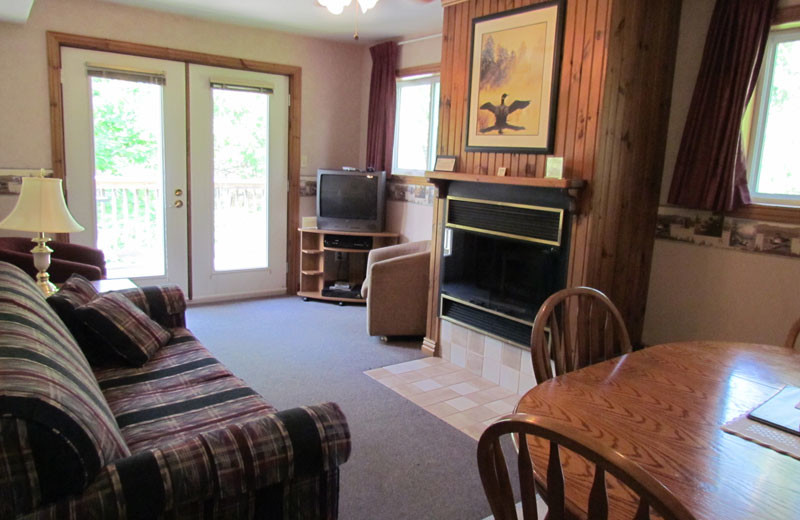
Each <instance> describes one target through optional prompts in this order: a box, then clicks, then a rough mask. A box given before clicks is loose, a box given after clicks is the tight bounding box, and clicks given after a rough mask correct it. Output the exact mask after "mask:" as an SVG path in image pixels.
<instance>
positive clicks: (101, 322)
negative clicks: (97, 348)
mask: <svg viewBox="0 0 800 520" xmlns="http://www.w3.org/2000/svg"><path fill="white" fill-rule="evenodd" d="M75 312H76V313H77V315H78V316H79V317H80V319H81V320H82V321H83V323H84V324H85V325H86V326H87V327H88V328H90V329H91V330H92V331H94V332H95V333H96V336H98V337H99V338H100V339H101V340H102V341H103V342H104V343H105V346H106V347H107V348H110V349H111V350H113V351H114V352H116V353H117V354H119V356H120V357H122V358H123V359H124V360H125V361H127V362H128V363H130V364H131V365H134V366H137V367H140V366H142V365H144V364H145V363H146V362H147V360H148V359H150V356H152V355H153V354H154V353H155V352H156V351H157V350H158V349H160V348H161V347H163V346H164V345H166V344H167V342H168V341H169V340H170V338H171V337H172V333H171V332H169V331H168V330H166V329H164V327H162V326H161V325H159V324H158V323H156V322H154V321H153V320H151V319H150V318H149V317H148V316H147V314H145V313H144V312H142V310H141V309H139V308H138V307H137V306H136V305H134V304H133V303H132V302H131V301H130V300H129V299H127V298H126V297H124V296H122V295H121V294H117V293H113V292H111V293H106V294H102V295H100V296H98V297H97V298H95V299H94V300H92V301H91V302H89V303H87V304H85V305H81V306H80V307H78V308H77V309H76V310H75Z"/></svg>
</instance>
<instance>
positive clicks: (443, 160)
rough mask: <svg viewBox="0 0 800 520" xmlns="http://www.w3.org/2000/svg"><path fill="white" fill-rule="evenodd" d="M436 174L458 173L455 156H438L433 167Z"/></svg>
mask: <svg viewBox="0 0 800 520" xmlns="http://www.w3.org/2000/svg"><path fill="white" fill-rule="evenodd" d="M433 171H435V172H454V171H456V156H455V155H437V156H436V163H435V164H434V165H433Z"/></svg>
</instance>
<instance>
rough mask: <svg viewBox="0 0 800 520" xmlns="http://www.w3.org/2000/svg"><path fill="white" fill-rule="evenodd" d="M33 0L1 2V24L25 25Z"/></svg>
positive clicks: (4, 0) (3, 0)
mask: <svg viewBox="0 0 800 520" xmlns="http://www.w3.org/2000/svg"><path fill="white" fill-rule="evenodd" d="M32 5H33V0H0V22H13V23H25V21H26V20H27V19H28V16H30V12H31V6H32Z"/></svg>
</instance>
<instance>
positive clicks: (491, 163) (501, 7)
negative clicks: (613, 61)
mask: <svg viewBox="0 0 800 520" xmlns="http://www.w3.org/2000/svg"><path fill="white" fill-rule="evenodd" d="M541 1H544V0H468V1H466V2H462V3H458V4H455V5H450V6H448V7H446V8H445V9H444V27H443V35H444V36H443V39H442V97H441V100H442V110H441V111H440V115H439V152H440V153H441V154H444V155H456V156H458V165H457V168H458V170H459V171H461V172H465V173H472V174H481V175H496V174H497V169H498V168H499V167H501V166H505V167H506V168H507V172H506V175H508V176H522V177H543V176H544V170H545V159H546V157H545V156H544V155H542V154H515V153H502V154H501V153H489V152H470V153H467V152H466V151H465V150H464V148H465V147H466V128H467V104H468V101H469V100H468V97H469V81H470V78H469V75H470V63H471V58H472V57H471V45H472V20H473V19H474V18H480V17H481V16H486V15H489V14H494V13H499V12H503V11H508V10H511V9H515V8H519V7H526V6H529V5H532V4H536V3H539V2H541ZM608 1H610V0H569V1H568V2H566V6H567V15H566V19H565V28H564V43H563V45H564V51H563V57H562V62H563V64H562V68H561V72H560V85H559V103H558V107H557V122H556V141H555V155H559V156H563V157H564V160H565V163H566V164H565V166H566V169H567V171H568V172H569V174H570V175H572V176H573V177H580V178H584V179H590V178H591V175H592V171H591V169H583V167H584V165H585V164H586V163H587V150H588V151H589V152H590V153H591V152H593V151H594V143H592V144H591V145H589V146H587V143H586V139H587V138H591V137H593V135H595V136H596V134H591V133H590V132H588V131H587V125H589V124H594V125H596V122H597V115H598V114H597V111H598V109H599V97H598V96H599V94H597V92H598V91H599V90H602V84H600V83H598V81H599V80H601V79H602V74H599V75H596V74H593V73H592V72H594V71H595V70H596V69H597V68H598V64H597V62H596V60H598V59H599V60H600V64H601V65H602V63H603V60H604V59H605V56H604V52H602V51H603V50H604V49H603V43H604V40H603V38H602V37H601V38H599V39H597V34H596V32H597V31H596V27H595V19H596V18H597V16H598V15H597V13H598V12H604V11H605V7H601V6H605V5H606V4H607V2H608ZM587 13H588V14H587ZM598 42H599V43H598ZM598 45H599V47H600V49H601V52H600V53H597V52H596V51H595V49H596V47H597V46H598ZM593 95H594V97H593ZM576 140H577V141H579V145H578V146H576V144H575V143H576ZM576 153H577V154H579V155H577V156H576V155H575V154H576ZM588 159H589V164H591V162H592V160H593V157H588ZM575 164H577V165H578V166H577V168H578V169H577V170H576V166H574V165H575Z"/></svg>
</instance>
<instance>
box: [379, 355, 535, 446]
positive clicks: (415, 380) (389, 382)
mask: <svg viewBox="0 0 800 520" xmlns="http://www.w3.org/2000/svg"><path fill="white" fill-rule="evenodd" d="M364 373H365V374H366V375H368V376H369V377H371V378H373V379H374V380H375V381H377V382H379V383H381V384H382V385H384V386H386V387H388V388H390V389H391V390H394V391H395V392H397V393H398V394H400V395H401V396H403V397H405V398H406V399H408V400H409V401H411V402H412V403H414V404H416V405H418V406H420V407H422V408H423V409H425V410H426V411H428V412H430V413H431V414H433V415H435V416H436V417H438V418H440V419H442V420H443V421H445V422H446V423H448V424H450V425H451V426H453V427H454V428H456V429H458V430H460V431H462V432H463V433H465V434H467V435H469V436H470V437H472V438H473V439H475V440H478V439H479V438H480V436H481V433H483V430H485V429H486V427H487V426H489V425H490V424H492V422H494V421H495V420H496V419H497V418H499V417H502V416H503V415H506V414H509V413H512V412H513V411H514V407H515V406H516V404H517V401H519V398H520V395H519V394H517V393H515V392H511V391H509V390H507V389H505V388H503V387H501V386H500V385H498V384H495V383H493V382H491V381H489V380H487V379H484V378H482V377H480V376H479V375H476V374H475V373H473V372H471V371H470V370H467V369H466V368H463V367H460V366H458V365H456V364H454V363H451V362H449V361H446V360H444V359H442V358H436V357H431V358H424V359H417V360H414V361H408V362H406V363H400V364H397V365H391V366H388V367H383V368H376V369H373V370H367V371H366V372H364Z"/></svg>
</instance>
